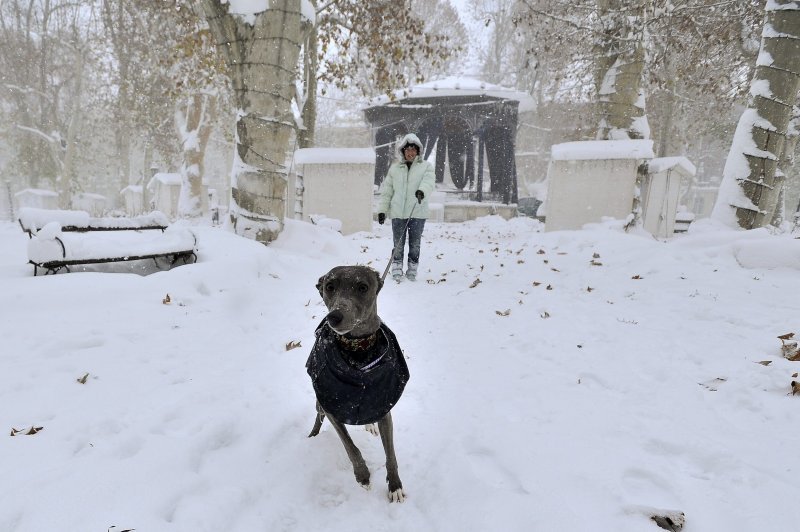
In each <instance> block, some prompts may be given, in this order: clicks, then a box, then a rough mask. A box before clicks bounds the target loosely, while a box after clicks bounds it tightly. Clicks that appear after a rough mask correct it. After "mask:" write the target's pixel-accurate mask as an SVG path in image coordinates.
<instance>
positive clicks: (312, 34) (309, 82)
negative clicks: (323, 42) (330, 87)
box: [297, 2, 318, 148]
mask: <svg viewBox="0 0 800 532" xmlns="http://www.w3.org/2000/svg"><path fill="white" fill-rule="evenodd" d="M314 4H316V2H314ZM317 39H318V35H317V28H316V26H315V27H313V28H311V29H310V30H309V32H308V36H307V37H306V40H305V44H304V46H303V53H304V54H305V61H304V62H303V64H304V73H303V78H304V79H305V89H306V94H305V99H304V102H303V109H302V118H303V127H302V129H300V130H298V132H297V145H298V146H299V147H300V148H311V147H313V146H314V142H315V132H316V129H317V64H318V59H317V44H318V42H317Z"/></svg>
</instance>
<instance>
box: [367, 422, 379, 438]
mask: <svg viewBox="0 0 800 532" xmlns="http://www.w3.org/2000/svg"><path fill="white" fill-rule="evenodd" d="M364 429H365V430H366V431H367V432H369V433H370V434H372V435H373V436H380V435H381V433H380V432H379V431H378V424H377V423H370V424H369V425H364Z"/></svg>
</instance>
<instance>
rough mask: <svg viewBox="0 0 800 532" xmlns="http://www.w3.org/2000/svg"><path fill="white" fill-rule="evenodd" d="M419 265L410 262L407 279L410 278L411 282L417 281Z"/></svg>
mask: <svg viewBox="0 0 800 532" xmlns="http://www.w3.org/2000/svg"><path fill="white" fill-rule="evenodd" d="M418 266H419V265H418V264H417V263H416V262H409V263H408V270H406V277H408V280H409V281H416V280H417V267H418Z"/></svg>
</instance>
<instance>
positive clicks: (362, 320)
mask: <svg viewBox="0 0 800 532" xmlns="http://www.w3.org/2000/svg"><path fill="white" fill-rule="evenodd" d="M382 287H383V280H382V279H381V276H380V274H378V272H376V271H375V270H373V269H372V268H370V267H369V266H336V267H335V268H333V269H332V270H331V271H329V272H328V273H326V274H325V275H323V276H322V277H320V278H319V281H318V282H317V290H319V295H321V296H322V300H323V301H324V302H325V306H326V307H327V308H328V318H327V319H328V324H329V325H330V326H331V328H332V329H333V330H334V331H336V332H337V333H339V334H349V335H350V336H354V337H358V336H367V335H370V334H372V333H374V332H375V331H377V330H378V328H379V327H380V324H381V320H380V318H379V317H378V292H380V291H381V288H382Z"/></svg>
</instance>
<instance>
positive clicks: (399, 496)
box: [378, 412, 406, 502]
mask: <svg viewBox="0 0 800 532" xmlns="http://www.w3.org/2000/svg"><path fill="white" fill-rule="evenodd" d="M378 430H379V431H380V433H381V442H382V443H383V450H384V452H385V453H386V482H388V483H389V501H390V502H403V501H404V500H406V494H405V492H404V491H403V483H402V482H400V475H399V474H398V473H397V457H396V456H395V454H394V427H393V425H392V414H391V412H390V413H388V414H386V415H385V416H383V419H381V420H380V421H378Z"/></svg>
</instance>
